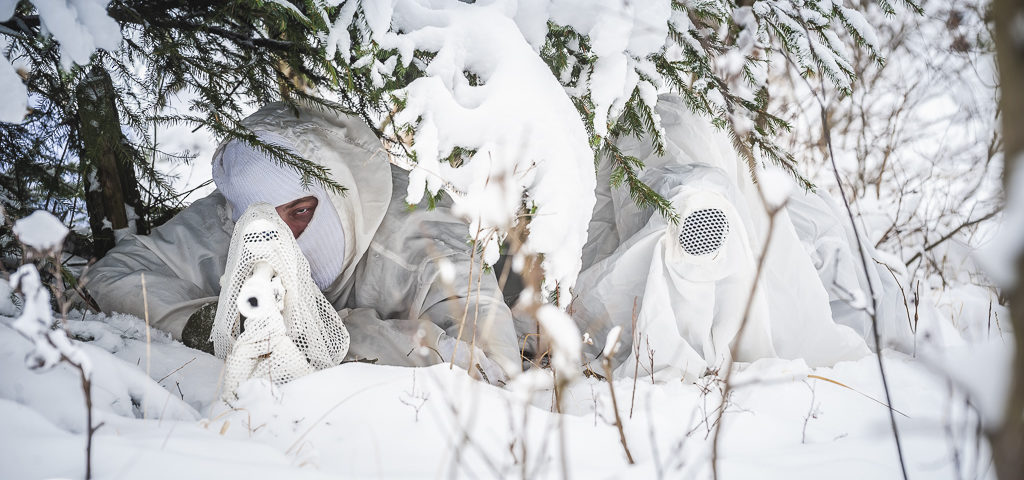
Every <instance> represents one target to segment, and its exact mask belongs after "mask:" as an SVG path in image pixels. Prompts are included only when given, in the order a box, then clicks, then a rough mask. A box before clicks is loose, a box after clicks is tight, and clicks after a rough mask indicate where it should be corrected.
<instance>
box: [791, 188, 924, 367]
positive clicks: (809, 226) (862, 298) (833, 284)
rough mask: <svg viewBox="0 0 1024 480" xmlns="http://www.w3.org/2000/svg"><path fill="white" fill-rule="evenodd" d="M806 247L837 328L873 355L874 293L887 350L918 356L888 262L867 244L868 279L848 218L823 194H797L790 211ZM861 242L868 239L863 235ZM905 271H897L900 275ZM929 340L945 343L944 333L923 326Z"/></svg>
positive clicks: (908, 317) (841, 207)
mask: <svg viewBox="0 0 1024 480" xmlns="http://www.w3.org/2000/svg"><path fill="white" fill-rule="evenodd" d="M787 210H788V211H789V213H790V216H791V218H792V219H793V225H794V227H795V228H796V231H797V235H799V237H800V239H801V241H802V242H803V245H804V248H805V249H806V250H807V251H808V253H809V254H810V255H811V260H812V262H813V264H814V267H815V268H816V269H817V271H818V275H819V276H820V277H821V281H822V283H823V284H824V285H825V289H826V290H827V291H828V296H829V302H830V305H831V307H832V316H833V318H835V320H836V322H837V323H840V324H843V325H846V326H849V327H850V328H852V329H853V330H854V331H856V332H857V333H859V334H860V335H861V336H863V337H864V338H865V339H866V340H867V342H868V345H869V346H870V347H871V348H872V349H874V348H876V346H875V339H874V335H873V333H872V331H871V329H872V325H871V316H870V315H869V313H868V308H869V307H870V306H871V300H870V298H869V295H870V293H869V292H870V291H871V290H872V289H871V288H868V281H870V282H871V285H872V287H873V289H874V291H875V300H876V304H877V305H878V311H877V315H876V317H877V319H878V333H879V336H880V337H881V339H882V345H883V347H893V348H896V349H898V350H900V351H902V352H906V353H913V352H914V345H915V332H914V328H912V325H911V319H910V316H909V314H908V312H907V307H906V306H905V305H904V304H903V302H904V298H903V294H902V292H901V287H900V284H899V282H897V281H896V278H894V273H893V272H890V271H889V268H888V267H886V265H885V263H884V262H881V261H879V260H877V258H878V257H877V253H876V252H875V249H874V247H872V246H871V245H870V244H865V248H866V254H867V256H868V258H867V260H868V272H867V275H865V272H864V267H863V265H862V263H861V259H860V253H859V252H857V240H856V237H855V236H854V231H853V226H852V225H851V224H850V220H849V218H848V214H847V212H846V211H845V210H844V207H843V206H842V205H841V204H840V203H838V201H836V200H834V199H832V198H831V197H829V196H828V195H827V194H826V193H824V192H820V191H819V192H816V193H798V194H795V195H793V197H792V198H791V199H790V201H789V204H788V206H787ZM860 237H861V239H867V238H868V237H867V235H865V234H864V232H861V234H860ZM901 269H902V267H901V266H899V265H897V266H896V267H895V268H894V271H895V272H899V271H900V270H901ZM922 327H923V329H924V330H925V331H927V332H928V333H929V334H930V335H935V336H937V338H936V339H938V338H941V337H942V332H941V329H938V328H930V327H931V325H922Z"/></svg>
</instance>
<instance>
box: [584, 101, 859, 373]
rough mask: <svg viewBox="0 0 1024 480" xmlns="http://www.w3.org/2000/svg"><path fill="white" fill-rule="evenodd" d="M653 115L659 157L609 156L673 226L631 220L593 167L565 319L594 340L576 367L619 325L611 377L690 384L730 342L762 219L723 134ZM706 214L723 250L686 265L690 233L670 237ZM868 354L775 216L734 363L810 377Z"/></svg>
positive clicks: (642, 151) (785, 223) (639, 213)
mask: <svg viewBox="0 0 1024 480" xmlns="http://www.w3.org/2000/svg"><path fill="white" fill-rule="evenodd" d="M657 111H658V114H659V115H660V116H661V118H662V125H663V126H664V128H665V150H666V152H665V155H664V156H659V155H657V153H656V152H655V151H654V147H653V145H651V144H650V143H649V142H647V141H638V140H635V139H632V138H627V139H623V140H622V141H620V144H619V145H618V146H619V147H620V149H621V150H622V151H623V153H624V154H626V155H631V156H635V157H637V158H639V159H640V160H641V161H643V162H644V164H645V168H644V170H643V174H642V179H643V180H644V181H645V182H646V183H647V184H648V185H650V186H651V187H652V188H653V189H655V190H656V191H658V192H659V193H660V194H662V195H663V196H664V197H665V198H666V199H668V200H670V201H671V202H672V204H673V206H674V207H675V209H676V212H677V213H679V215H680V220H681V221H680V224H679V225H678V226H673V225H671V224H670V223H669V222H667V221H666V220H665V219H664V218H663V217H662V216H661V215H658V214H656V213H654V212H653V211H652V210H641V209H638V208H637V207H636V206H635V205H634V203H633V201H632V200H631V199H630V198H629V195H628V192H627V191H626V189H625V188H622V189H617V190H614V191H613V190H611V189H610V188H609V187H608V177H609V176H610V174H611V166H610V162H608V161H602V162H601V165H600V167H599V171H598V185H599V189H598V201H597V206H596V207H595V211H594V217H593V220H592V221H591V226H590V240H589V241H588V243H587V246H586V247H585V248H584V262H585V263H584V271H583V272H582V273H581V275H580V278H579V280H578V281H577V284H576V288H575V290H574V292H575V295H576V297H575V299H574V302H573V305H572V312H573V318H574V319H576V321H577V324H578V325H579V327H580V331H582V332H587V333H589V334H590V336H591V338H593V339H595V340H596V341H595V344H594V345H592V346H587V348H585V356H587V359H588V360H592V359H595V358H597V357H598V355H600V352H601V351H602V350H603V348H604V345H603V340H604V339H605V338H606V335H607V332H608V331H610V330H611V328H612V327H614V326H621V327H623V329H624V331H625V332H633V335H626V334H624V335H623V348H620V349H619V352H618V354H617V355H616V357H615V359H614V360H615V362H614V363H615V364H616V365H617V366H618V368H617V369H616V375H617V376H632V375H633V373H634V371H635V370H636V369H637V365H636V364H635V362H636V359H637V358H639V362H640V365H639V371H640V374H641V375H644V376H647V375H650V374H649V373H648V371H649V370H650V369H651V368H652V366H653V370H654V376H655V379H656V380H669V379H680V378H682V379H684V380H687V381H692V380H693V379H695V378H697V377H699V376H701V375H703V373H704V372H705V370H706V369H707V368H712V369H714V368H717V367H719V366H721V365H722V363H723V361H724V360H725V359H726V358H728V356H729V355H730V346H732V345H733V344H734V343H735V342H737V332H738V329H739V326H740V323H741V321H742V317H743V311H744V308H745V307H746V304H747V301H748V298H749V297H750V293H751V286H752V284H753V280H754V274H755V272H756V261H757V256H758V255H759V254H760V252H761V250H762V248H763V246H764V241H765V238H766V235H767V227H768V216H767V214H766V213H765V212H764V209H763V207H762V206H761V204H760V200H759V199H758V197H757V194H756V191H755V190H754V188H755V187H754V185H753V183H752V182H751V180H750V177H749V174H748V173H747V172H746V171H745V170H739V169H738V166H740V165H741V163H740V161H739V159H737V157H736V155H735V153H734V152H733V150H732V147H731V145H730V144H729V140H728V138H727V137H726V135H725V134H724V133H722V132H719V131H717V130H715V129H714V128H713V126H712V125H711V124H710V123H709V122H708V121H707V120H704V119H702V118H699V117H697V116H695V115H693V114H691V113H690V112H689V110H688V109H687V108H686V106H685V105H684V104H683V102H682V100H681V99H680V98H679V97H676V96H672V95H666V96H662V97H661V99H660V101H659V103H658V108H657ZM709 209H710V210H717V211H720V212H721V213H722V214H724V216H725V217H726V218H727V219H728V224H729V226H728V231H727V232H726V234H725V236H726V238H725V240H724V243H723V244H722V245H721V247H720V248H718V249H717V250H715V251H714V252H711V253H706V254H704V255H690V254H688V253H686V251H685V249H684V248H683V247H682V246H680V236H681V235H684V236H685V235H687V234H693V233H692V232H690V233H688V232H684V231H681V229H682V228H684V227H685V225H686V222H685V220H686V218H687V217H688V216H689V215H691V214H694V213H696V212H700V211H703V210H709ZM716 232H717V231H716ZM716 232H697V234H703V235H713V234H717V233H716ZM634 300H635V301H636V305H637V307H636V309H635V316H636V330H635V331H634V330H633V317H634V307H633V305H634ZM637 347H638V348H639V354H638V355H637V350H635V348H637ZM868 353H869V351H868V349H867V347H866V345H865V343H864V340H863V339H862V338H861V337H859V336H858V335H857V334H856V333H855V332H853V331H852V330H850V329H849V328H847V327H845V326H842V325H837V324H835V323H834V322H833V321H832V315H831V310H830V308H829V297H828V294H827V292H826V291H825V288H824V287H823V286H822V283H821V280H820V279H819V277H818V274H817V271H816V270H815V268H814V265H812V263H811V259H810V257H809V256H808V254H807V253H806V252H805V251H804V249H803V248H802V245H801V242H800V240H799V238H798V237H797V235H796V232H795V230H794V228H793V225H792V222H791V220H790V218H789V216H788V214H787V213H786V212H781V213H780V214H779V216H778V217H777V220H776V227H775V231H774V233H773V238H772V243H771V245H770V248H769V251H768V257H767V259H766V263H765V267H764V270H763V271H762V278H761V280H760V282H759V287H758V289H757V291H756V292H755V294H754V297H753V303H752V305H751V309H750V315H749V317H748V320H747V326H746V327H745V329H744V333H743V336H742V338H741V339H740V341H739V345H738V348H737V358H736V360H739V361H751V360H755V359H758V358H764V357H776V356H777V357H782V358H803V359H805V360H806V361H807V363H808V364H809V365H812V366H821V365H832V364H834V363H836V362H839V361H843V360H855V359H858V358H861V357H862V356H863V355H866V354H868ZM652 357H653V359H652Z"/></svg>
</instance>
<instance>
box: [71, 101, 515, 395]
mask: <svg viewBox="0 0 1024 480" xmlns="http://www.w3.org/2000/svg"><path fill="white" fill-rule="evenodd" d="M244 123H245V125H246V126H248V127H249V128H251V129H253V130H254V131H257V132H262V131H266V132H271V133H276V134H278V135H281V136H283V137H286V138H290V139H293V140H294V146H295V149H296V152H297V153H298V154H299V155H302V156H303V157H304V158H306V159H307V160H310V161H313V162H317V163H319V164H320V165H323V166H325V167H326V168H328V169H329V170H330V175H331V178H332V179H334V180H335V181H337V182H338V183H339V184H341V185H343V186H345V187H346V188H347V189H348V190H347V192H346V193H345V194H344V195H338V194H333V193H330V194H329V197H330V200H331V203H332V204H333V205H334V207H335V210H336V211H337V213H338V217H339V219H340V221H341V224H342V231H343V234H344V237H345V238H344V250H343V251H342V252H338V254H340V255H342V256H343V265H344V268H343V269H342V272H341V274H340V275H339V276H338V278H337V279H336V280H335V281H334V282H333V283H332V284H331V285H330V286H328V287H327V288H325V289H323V293H324V297H325V298H326V299H327V300H328V301H329V302H331V304H332V305H333V307H334V308H335V309H337V310H338V311H339V315H340V317H341V318H342V319H343V320H344V323H345V325H346V327H347V328H348V330H349V334H350V337H351V344H350V346H349V353H348V358H350V359H369V360H376V362H377V363H379V364H387V365H429V364H433V363H438V362H440V361H443V360H448V359H444V358H441V357H439V356H438V355H436V354H432V355H421V353H424V352H429V351H430V349H432V348H433V349H436V348H437V342H438V341H440V340H444V339H445V338H449V337H457V335H458V332H459V327H460V323H461V322H462V319H463V312H464V311H465V305H466V304H467V303H470V304H471V305H475V308H470V309H469V316H468V318H466V321H465V329H464V330H463V332H462V333H463V335H462V338H461V340H460V341H462V342H463V343H465V344H466V345H463V346H462V348H460V350H464V351H469V350H468V348H469V345H468V344H469V343H475V346H476V347H478V348H479V349H480V350H481V351H482V352H483V353H484V354H485V355H486V357H487V359H488V360H491V361H493V362H495V363H497V364H498V365H500V366H501V368H502V369H503V370H504V371H505V372H507V373H511V372H513V371H516V370H519V369H520V368H521V362H520V360H519V346H518V343H517V338H516V335H515V331H514V329H513V326H512V321H511V318H510V317H511V312H509V309H508V307H507V306H506V305H505V303H504V301H503V299H502V297H501V294H500V292H499V291H498V288H497V281H496V279H495V278H494V274H493V273H491V272H484V273H483V274H482V275H481V272H480V270H479V267H478V266H473V265H472V264H471V262H470V246H469V244H468V243H467V238H466V224H465V223H464V222H463V221H461V220H460V219H458V218H457V217H455V216H454V215H452V213H451V210H450V206H451V202H450V200H448V199H447V198H445V199H442V200H441V201H440V202H438V204H437V206H436V208H434V209H433V210H431V209H428V208H426V206H425V205H421V206H420V207H419V208H417V209H415V210H410V209H409V208H408V207H407V206H406V205H405V202H404V201H403V198H404V195H405V192H406V190H407V185H408V179H407V174H406V172H404V171H402V170H400V169H398V168H397V167H391V166H389V163H388V161H387V159H386V157H385V155H384V152H383V149H382V147H381V145H380V141H379V140H378V139H377V138H376V137H375V136H374V135H373V132H372V131H370V129H369V128H368V127H367V126H366V125H365V124H363V122H362V121H361V120H359V119H358V118H355V117H350V116H345V115H337V114H334V113H332V112H319V111H313V110H301V111H300V112H298V114H296V112H294V111H293V110H292V109H291V108H290V107H288V106H287V105H284V104H270V105H267V106H265V107H263V108H261V109H260V110H259V111H258V112H256V113H255V114H253V115H252V116H250V117H249V118H248V119H246V120H245V122H244ZM233 229H234V223H233V222H232V221H231V212H230V207H229V206H228V205H227V202H226V201H225V199H224V197H223V196H222V195H221V194H220V193H219V192H214V193H213V194H211V195H210V196H208V197H206V198H203V199H200V200H197V201H195V202H193V203H192V205H190V206H189V207H188V208H186V209H185V210H183V211H182V212H181V213H179V214H178V215H177V216H175V217H174V218H172V219H171V220H170V221H168V222H167V223H166V224H164V225H162V226H160V227H158V228H155V229H154V230H153V232H152V234H151V235H148V236H142V235H128V236H127V237H126V238H125V239H123V240H122V241H121V242H119V243H118V244H117V246H115V247H114V249H113V250H111V251H110V252H109V253H108V254H107V255H106V256H105V257H103V258H102V259H100V260H99V261H98V262H96V264H95V265H94V266H93V267H92V268H90V269H89V271H88V272H87V274H86V279H87V280H86V282H87V284H86V288H87V289H88V290H89V292H90V293H91V294H92V296H93V298H95V299H96V301H97V303H99V305H100V307H101V308H102V309H103V310H104V311H117V312H125V313H130V314H134V315H138V316H140V317H141V316H143V315H144V311H143V305H142V300H141V299H142V295H141V290H142V286H141V278H140V277H141V275H143V274H144V275H145V276H146V285H147V288H148V294H149V307H150V311H149V317H150V321H151V323H152V324H153V325H154V326H156V327H157V328H160V329H162V330H166V331H168V332H170V333H171V335H172V336H174V337H175V338H181V331H182V329H183V328H184V326H185V323H186V322H187V320H188V317H189V315H191V314H192V313H193V312H194V311H195V310H196V309H198V308H199V307H200V306H202V305H204V304H206V303H209V302H212V301H216V300H217V296H218V294H219V293H220V278H221V276H222V275H223V274H224V273H225V269H224V266H225V264H226V262H227V254H228V245H229V243H230V241H231V233H232V231H233ZM443 263H446V264H448V265H450V266H451V267H453V268H454V271H455V272H456V276H455V279H454V281H453V283H452V284H450V285H449V284H446V283H445V282H442V281H441V278H442V275H441V271H442V268H447V267H443V266H442V264H443ZM472 268H476V269H477V271H476V272H475V273H474V276H473V280H474V288H473V289H472V290H471V291H468V290H467V288H466V287H467V285H468V283H469V278H470V276H469V275H470V271H471V269H472ZM478 278H479V280H480V284H479V286H480V288H479V291H478V290H477V288H476V286H475V284H476V281H477V279H478ZM457 363H458V362H457ZM460 366H462V367H463V368H467V369H468V370H470V371H471V372H472V371H475V368H473V367H472V366H470V365H468V364H465V365H462V364H460ZM491 380H492V381H495V379H491Z"/></svg>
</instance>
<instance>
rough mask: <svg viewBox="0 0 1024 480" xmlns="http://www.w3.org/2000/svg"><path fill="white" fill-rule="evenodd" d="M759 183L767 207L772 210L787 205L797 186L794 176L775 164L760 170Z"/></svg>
mask: <svg viewBox="0 0 1024 480" xmlns="http://www.w3.org/2000/svg"><path fill="white" fill-rule="evenodd" d="M757 183H758V185H759V186H760V188H761V195H762V196H763V198H764V201H765V204H766V205H765V207H767V208H769V209H771V210H776V209H778V208H780V207H782V206H783V205H785V204H786V201H787V200H789V195H790V194H791V193H793V187H794V186H795V185H794V183H793V176H792V175H790V174H788V173H786V172H785V171H783V170H782V169H781V168H779V167H775V166H770V167H768V168H765V169H764V170H762V171H761V172H759V173H758V175H757Z"/></svg>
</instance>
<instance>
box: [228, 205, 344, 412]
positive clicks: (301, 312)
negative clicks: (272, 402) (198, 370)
mask: <svg viewBox="0 0 1024 480" xmlns="http://www.w3.org/2000/svg"><path fill="white" fill-rule="evenodd" d="M225 272H226V273H225V275H224V277H223V278H222V279H221V292H220V299H219V300H218V307H217V317H216V320H215V321H214V324H213V331H212V332H211V334H210V337H211V340H212V341H213V346H214V351H215V352H216V354H217V356H218V357H220V358H225V373H224V389H223V393H224V395H225V396H230V395H231V394H232V392H234V390H235V389H236V388H237V387H238V385H239V384H241V382H244V381H245V380H247V379H249V378H255V377H260V378H267V379H269V380H271V381H272V382H274V383H275V384H283V383H287V382H289V381H291V380H294V379H295V378H298V377H301V376H303V375H306V374H309V373H312V372H313V371H316V370H322V369H324V368H329V367H333V366H335V365H338V364H340V363H341V361H342V360H343V359H344V358H345V355H346V354H347V353H348V347H349V335H348V329H346V328H345V325H344V323H342V321H341V318H340V317H339V316H338V312H337V311H336V310H335V309H334V307H333V306H332V305H331V304H330V302H328V301H327V299H326V298H324V295H323V293H321V292H320V289H319V288H317V286H316V284H315V283H313V279H312V277H311V276H310V273H309V262H308V261H307V260H306V257H305V256H303V254H302V251H301V250H299V245H298V243H296V242H295V238H294V237H293V236H292V234H291V231H290V230H289V228H288V226H287V225H286V224H285V223H284V221H283V220H281V218H280V217H279V216H278V214H277V211H276V210H275V209H274V207H272V206H271V205H269V204H266V203H256V204H253V205H252V206H250V207H249V208H248V209H247V210H246V211H245V213H244V214H242V217H241V218H239V219H238V223H236V224H235V230H234V234H233V235H232V237H231V245H230V247H229V249H228V261H227V267H226V269H225ZM243 316H244V320H243V318H242V317H243Z"/></svg>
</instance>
